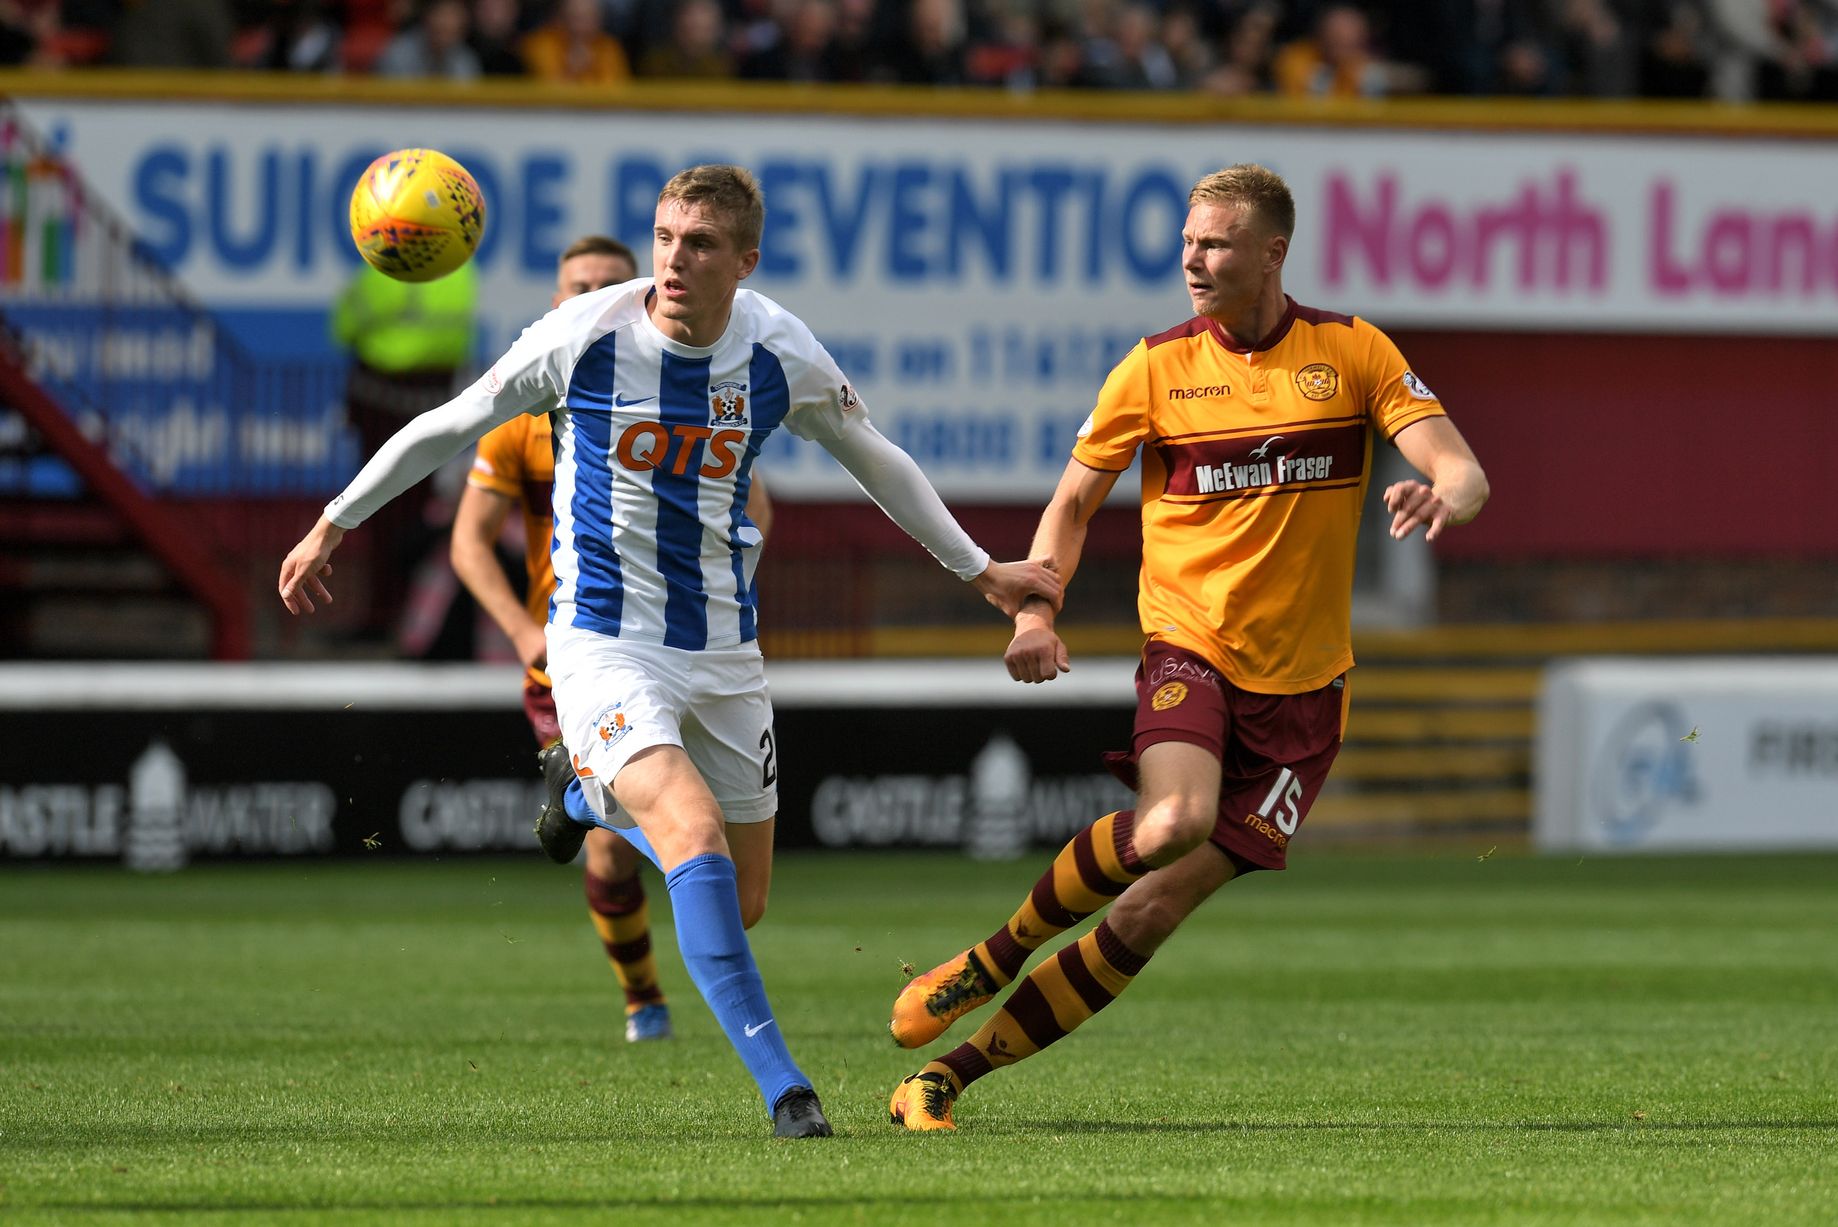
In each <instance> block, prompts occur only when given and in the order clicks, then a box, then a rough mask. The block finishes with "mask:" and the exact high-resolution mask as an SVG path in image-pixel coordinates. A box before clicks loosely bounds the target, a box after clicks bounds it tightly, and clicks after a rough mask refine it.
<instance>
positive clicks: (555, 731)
mask: <svg viewBox="0 0 1838 1227" xmlns="http://www.w3.org/2000/svg"><path fill="white" fill-rule="evenodd" d="M523 714H524V715H526V716H528V717H529V718H530V728H531V729H532V730H534V731H535V733H536V744H537V745H539V746H546V745H548V744H549V743H550V742H552V741H560V740H561V739H562V724H561V721H560V720H557V719H556V718H555V694H554V692H552V691H551V690H550V689H549V688H548V687H547V686H545V685H543V684H542V683H541V682H539V681H537V680H536V679H535V678H533V677H528V676H526V677H525V678H524V679H523Z"/></svg>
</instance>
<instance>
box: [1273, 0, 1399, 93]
mask: <svg viewBox="0 0 1838 1227" xmlns="http://www.w3.org/2000/svg"><path fill="white" fill-rule="evenodd" d="M1271 75H1272V77H1273V78H1274V79H1275V82H1276V88H1277V91H1278V92H1279V93H1282V94H1287V95H1288V96H1290V97H1292V98H1311V97H1312V98H1382V97H1385V96H1386V95H1388V94H1394V93H1407V92H1410V91H1411V90H1413V89H1420V88H1422V86H1423V81H1422V79H1421V77H1422V75H1421V74H1420V73H1419V72H1417V71H1416V70H1415V69H1413V68H1411V67H1409V66H1406V65H1398V64H1390V63H1387V62H1386V61H1384V60H1383V59H1381V58H1380V57H1379V56H1378V54H1377V53H1376V52H1374V51H1373V49H1372V25H1371V22H1369V21H1368V20H1367V18H1366V14H1365V13H1364V12H1363V11H1362V10H1360V9H1358V8H1356V7H1354V6H1353V5H1351V4H1330V5H1328V6H1327V7H1325V8H1323V9H1322V10H1321V11H1320V12H1319V13H1317V14H1316V16H1315V27H1314V34H1313V36H1312V37H1309V38H1300V39H1296V40H1295V41H1294V42H1291V43H1289V44H1287V45H1286V46H1284V47H1283V48H1282V49H1281V50H1280V51H1278V52H1277V53H1276V59H1275V61H1274V62H1273V64H1272V65H1271Z"/></svg>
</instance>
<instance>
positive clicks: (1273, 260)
mask: <svg viewBox="0 0 1838 1227" xmlns="http://www.w3.org/2000/svg"><path fill="white" fill-rule="evenodd" d="M1288 257H1289V239H1288V238H1287V236H1285V235H1281V234H1273V235H1271V236H1270V242H1269V243H1268V244H1267V245H1266V246H1265V247H1264V264H1265V266H1266V267H1268V268H1269V270H1270V271H1271V272H1273V273H1274V272H1275V271H1276V270H1277V269H1279V268H1282V267H1283V261H1284V260H1285V259H1287V258H1288Z"/></svg>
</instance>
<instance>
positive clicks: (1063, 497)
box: [1002, 460, 1118, 682]
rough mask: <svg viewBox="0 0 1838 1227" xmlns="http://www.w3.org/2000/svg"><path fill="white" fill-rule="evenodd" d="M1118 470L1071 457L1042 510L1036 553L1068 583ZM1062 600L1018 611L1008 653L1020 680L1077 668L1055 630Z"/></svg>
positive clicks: (1012, 670) (1013, 674)
mask: <svg viewBox="0 0 1838 1227" xmlns="http://www.w3.org/2000/svg"><path fill="white" fill-rule="evenodd" d="M1117 476H1118V475H1117V474H1116V473H1112V472H1108V471H1106V470H1103V469H1092V468H1087V467H1086V466H1085V465H1083V464H1080V463H1079V462H1078V461H1076V460H1072V461H1068V462H1067V464H1066V471H1065V472H1064V473H1062V474H1061V475H1060V479H1059V486H1058V487H1057V488H1056V489H1055V490H1054V491H1053V497H1052V499H1050V500H1049V501H1048V503H1047V508H1046V510H1045V511H1043V512H1042V513H1041V516H1040V527H1039V528H1037V529H1035V530H1034V546H1033V554H1034V557H1036V558H1038V559H1040V560H1041V561H1042V562H1043V563H1044V564H1045V565H1046V566H1048V567H1051V568H1052V569H1053V571H1054V572H1055V573H1056V574H1057V575H1058V576H1059V578H1060V580H1061V581H1062V582H1064V583H1068V584H1069V583H1071V582H1072V575H1073V572H1075V571H1077V570H1078V567H1079V559H1080V557H1081V556H1082V555H1083V554H1084V552H1085V527H1086V525H1087V524H1089V523H1090V522H1091V517H1092V515H1093V513H1094V512H1096V511H1097V509H1098V508H1099V507H1100V506H1102V505H1103V503H1104V500H1105V498H1106V497H1107V496H1108V495H1109V494H1110V491H1111V487H1112V486H1114V485H1116V484H1117ZM1056 612H1057V606H1056V605H1050V604H1048V603H1047V602H1045V601H1041V600H1028V601H1025V602H1023V604H1022V606H1021V609H1020V610H1019V611H1017V613H1016V615H1015V637H1014V638H1013V639H1011V640H1010V641H1009V644H1008V650H1007V651H1005V652H1004V653H1003V654H1002V663H1003V664H1005V665H1006V666H1008V675H1009V676H1010V677H1012V678H1014V679H1015V680H1016V681H1017V682H1050V681H1052V680H1053V679H1054V678H1056V677H1058V676H1059V675H1060V674H1062V673H1067V672H1070V671H1071V669H1072V658H1071V656H1070V655H1069V654H1068V653H1067V651H1066V644H1065V642H1064V641H1063V640H1062V639H1060V637H1059V633H1058V632H1057V631H1056V630H1054V629H1053V619H1054V615H1055V613H1056Z"/></svg>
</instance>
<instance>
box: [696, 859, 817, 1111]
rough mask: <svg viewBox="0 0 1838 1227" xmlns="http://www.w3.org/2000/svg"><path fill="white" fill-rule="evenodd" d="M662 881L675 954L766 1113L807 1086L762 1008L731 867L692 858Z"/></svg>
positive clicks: (761, 985) (764, 1005) (762, 989)
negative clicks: (672, 924) (787, 1094)
mask: <svg viewBox="0 0 1838 1227" xmlns="http://www.w3.org/2000/svg"><path fill="white" fill-rule="evenodd" d="M664 884H665V885H666V886H667V887H669V889H670V910H671V913H672V915H673V917H674V919H675V922H676V938H677V949H678V950H679V951H681V952H682V955H683V963H684V965H685V966H686V967H688V968H689V978H690V979H691V980H694V981H695V983H696V988H697V990H698V991H699V992H701V994H702V1000H704V1001H706V1002H708V1008H709V1009H710V1010H712V1011H714V1014H715V1019H716V1021H718V1022H719V1023H720V1024H721V1029H722V1030H723V1031H725V1032H727V1037H728V1042H729V1043H730V1044H732V1045H734V1051H735V1052H736V1053H738V1054H739V1055H740V1059H741V1061H742V1063H744V1064H745V1065H746V1067H747V1072H748V1073H750V1074H752V1075H753V1081H755V1082H757V1083H758V1084H759V1093H760V1095H761V1096H762V1097H763V1098H764V1099H765V1101H766V1108H767V1111H771V1109H772V1108H773V1106H774V1105H776V1104H777V1103H778V1101H779V1099H780V1098H781V1097H782V1096H783V1095H784V1094H785V1092H786V1091H789V1090H791V1089H792V1088H793V1087H797V1086H809V1085H810V1084H811V1082H810V1079H809V1078H806V1077H805V1076H804V1073H803V1071H802V1070H800V1069H799V1068H798V1066H797V1063H796V1062H795V1061H793V1060H792V1059H791V1051H790V1050H789V1049H788V1048H786V1047H785V1037H784V1036H782V1035H781V1034H779V1024H778V1020H777V1019H775V1018H774V1017H773V1015H772V1007H771V1006H770V1005H769V1004H767V1001H766V985H765V983H764V981H762V980H761V979H760V975H759V967H758V966H757V965H756V964H755V963H754V962H753V950H752V948H751V947H750V946H748V945H747V932H746V929H745V927H744V926H743V925H742V924H741V923H740V889H739V886H738V884H737V882H736V880H735V876H734V862H733V861H731V860H729V859H728V858H727V857H725V856H721V855H719V854H717V853H713V852H710V853H708V854H706V855H704V856H697V857H691V858H690V859H689V860H686V861H684V862H683V863H682V864H681V865H678V866H677V867H676V868H675V869H673V870H671V871H670V872H669V873H668V874H666V875H665V876H664Z"/></svg>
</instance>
